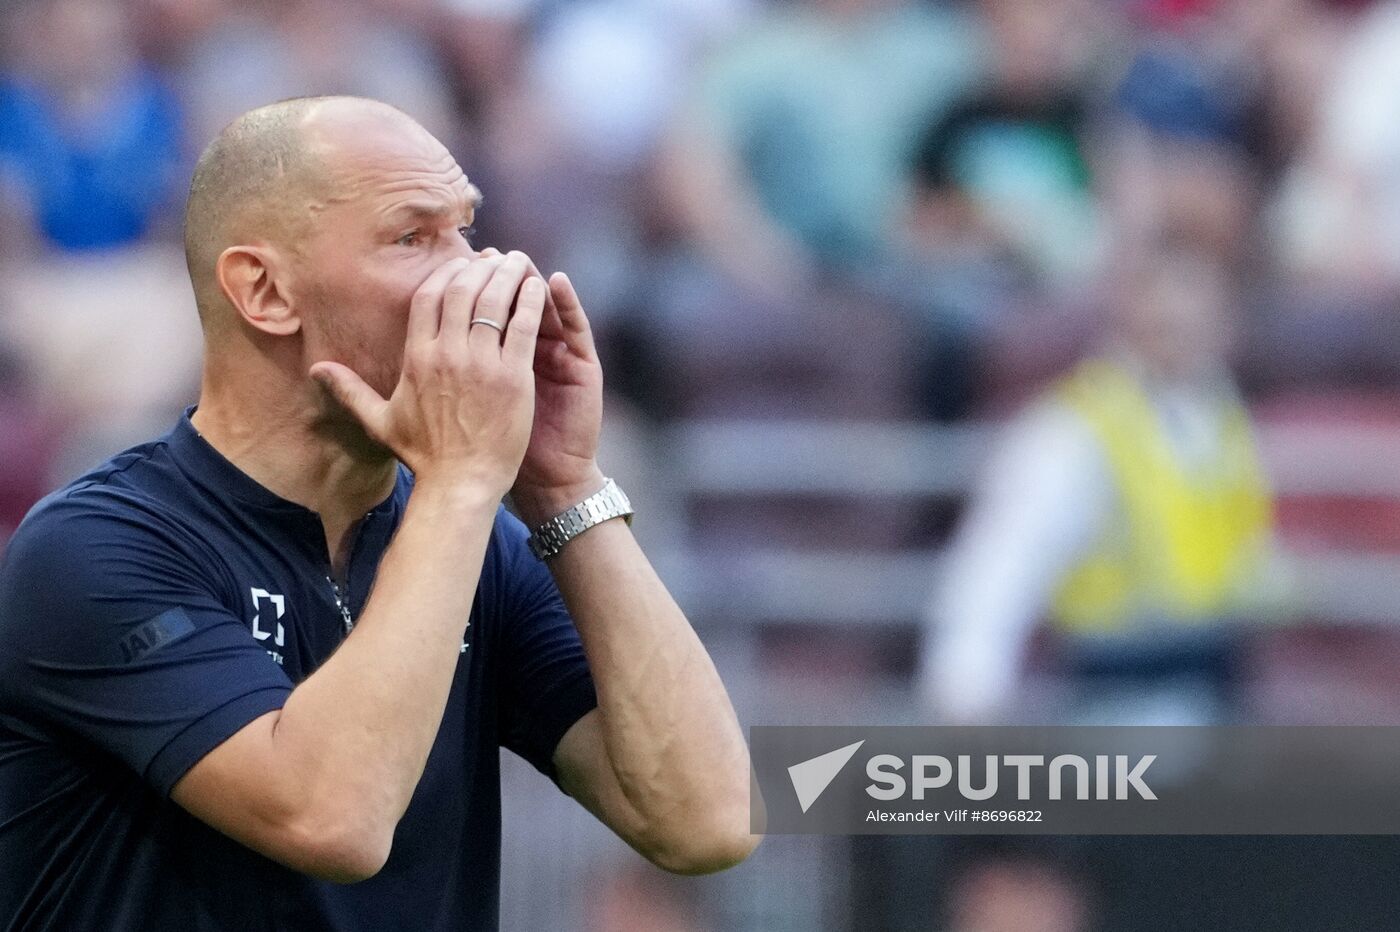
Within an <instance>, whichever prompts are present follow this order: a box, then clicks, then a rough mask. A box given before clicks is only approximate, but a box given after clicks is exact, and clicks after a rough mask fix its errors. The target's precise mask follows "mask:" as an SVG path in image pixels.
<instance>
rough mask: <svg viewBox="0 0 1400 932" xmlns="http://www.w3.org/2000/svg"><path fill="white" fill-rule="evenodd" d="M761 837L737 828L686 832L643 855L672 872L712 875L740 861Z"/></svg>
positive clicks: (750, 851)
mask: <svg viewBox="0 0 1400 932" xmlns="http://www.w3.org/2000/svg"><path fill="white" fill-rule="evenodd" d="M762 840H763V836H762V835H754V834H751V833H750V832H748V831H744V830H737V829H720V828H713V829H710V830H702V831H686V832H681V833H677V837H675V838H672V839H670V840H668V841H667V842H663V843H660V844H657V845H656V846H654V847H653V848H651V849H650V850H649V851H647V852H646V856H647V860H649V861H651V863H653V864H655V865H656V866H657V867H659V868H661V869H662V870H664V871H667V872H669V873H672V874H685V875H689V876H695V875H699V874H713V873H717V872H718V871H723V870H728V869H729V868H731V867H734V866H736V865H738V864H741V863H742V862H743V861H744V860H745V859H746V858H747V857H748V856H749V855H750V854H752V853H753V851H754V849H755V848H757V847H758V843H759V842H760V841H762Z"/></svg>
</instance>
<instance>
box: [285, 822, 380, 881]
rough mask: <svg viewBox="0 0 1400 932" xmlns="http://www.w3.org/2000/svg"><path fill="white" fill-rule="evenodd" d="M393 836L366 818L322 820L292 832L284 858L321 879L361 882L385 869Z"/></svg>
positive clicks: (289, 834)
mask: <svg viewBox="0 0 1400 932" xmlns="http://www.w3.org/2000/svg"><path fill="white" fill-rule="evenodd" d="M393 840H394V835H393V831H392V830H388V831H386V830H383V829H380V828H376V827H374V826H367V825H365V824H364V823H362V822H354V821H350V822H346V821H340V820H326V821H320V822H315V823H310V824H307V825H304V826H301V827H298V828H296V829H294V830H292V831H290V832H288V834H287V837H286V839H285V845H284V854H285V856H284V857H283V858H281V859H280V860H282V861H283V862H284V863H285V864H287V866H288V867H291V868H293V869H295V870H298V871H300V872H302V873H304V874H309V875H310V876H312V877H315V878H317V879H318V880H329V881H331V882H332V883H341V884H351V883H359V882H361V881H363V880H368V879H370V878H371V877H373V876H374V875H376V874H378V873H379V872H380V871H381V870H383V868H384V865H385V863H386V862H387V861H388V860H389V851H390V849H391V848H392V846H393Z"/></svg>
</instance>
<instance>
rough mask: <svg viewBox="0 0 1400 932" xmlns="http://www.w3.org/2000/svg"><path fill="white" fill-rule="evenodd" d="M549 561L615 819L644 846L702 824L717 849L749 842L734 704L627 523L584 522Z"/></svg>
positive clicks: (697, 830)
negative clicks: (617, 805)
mask: <svg viewBox="0 0 1400 932" xmlns="http://www.w3.org/2000/svg"><path fill="white" fill-rule="evenodd" d="M550 565H551V569H552V570H553V573H554V577H555V580H556V581H557V583H558V585H559V589H560V591H561V593H562V594H563V597H564V601H565V603H566V604H567V605H568V607H569V611H570V614H571V615H572V616H573V618H574V621H575V623H576V625H577V626H578V630H579V635H580V637H581V638H582V640H583V644H584V649H585V651H586V653H587V655H588V662H589V666H590V667H591V669H592V672H593V678H594V681H595V683H596V686H597V691H598V717H599V721H600V727H601V732H602V743H603V746H604V748H605V750H606V755H607V763H608V766H609V767H610V769H611V772H612V774H613V775H614V776H615V779H616V784H617V788H618V789H619V790H620V791H621V796H622V797H623V799H624V800H625V803H624V804H623V805H622V808H623V809H624V810H625V811H624V812H623V813H621V814H619V813H616V812H614V813H611V815H612V816H613V817H614V818H615V819H616V820H617V821H620V822H623V823H624V824H622V825H616V824H615V825H613V827H614V828H615V829H618V830H619V831H620V833H622V834H624V837H627V836H628V835H631V836H632V837H628V839H627V840H628V841H630V842H632V843H633V844H635V845H637V846H639V847H644V848H645V847H652V846H655V847H662V848H664V847H667V846H676V845H686V844H690V843H691V842H692V841H695V840H703V839H704V838H705V836H706V835H708V836H709V837H710V838H717V839H722V841H721V842H720V845H721V847H723V846H728V847H727V848H726V849H725V850H733V848H734V847H735V846H736V845H737V846H738V847H740V848H743V846H744V845H745V844H747V845H749V847H751V842H746V841H744V839H746V838H747V833H748V792H749V762H748V751H747V748H746V747H745V744H744V740H743V735H742V733H741V731H740V729H739V724H738V721H737V719H736V717H735V714H734V709H733V706H732V705H731V704H730V701H729V696H728V694H727V693H726V692H725V689H724V684H723V683H722V682H721V680H720V677H719V674H718V672H717V671H716V670H715V667H714V664H713V663H712V662H711V660H710V657H709V654H708V653H707V652H706V651H705V648H704V646H703V645H702V644H701V643H700V640H699V638H698V637H697V636H696V634H695V632H694V630H693V629H692V628H691V626H690V623H689V622H688V621H687V620H686V618H685V616H684V614H683V613H682V612H681V610H680V608H679V607H678V606H677V605H676V603H675V601H674V600H673V599H672V598H671V595H670V593H669V592H667V591H666V588H665V586H664V585H663V584H662V582H661V580H660V579H659V578H658V577H657V575H656V573H655V571H654V570H653V569H652V567H651V564H650V563H649V562H648V561H647V559H646V557H645V556H644V555H643V553H642V551H641V549H640V548H639V547H638V545H637V543H636V541H635V539H634V538H633V537H632V534H631V532H630V531H629V530H628V528H627V526H626V525H625V524H623V523H622V522H621V521H620V520H616V521H608V522H605V523H603V524H601V525H598V526H597V527H594V528H592V529H590V530H588V531H586V532H585V533H583V534H582V535H580V536H579V537H577V538H575V539H574V540H572V541H570V542H569V543H568V545H567V546H565V548H564V549H563V551H562V552H561V553H560V554H559V555H558V556H556V557H553V558H552V559H551V561H550ZM629 822H630V824H627V823H629ZM746 853H747V849H745V850H742V851H740V852H739V853H738V857H739V858H742V857H743V855H744V854H746ZM726 857H729V856H728V855H721V856H720V859H721V860H724V859H725V858H726ZM702 860H703V857H702ZM717 866H723V865H722V864H721V865H717ZM681 869H685V868H681ZM696 869H704V867H703V866H701V867H697V868H696ZM709 869H713V867H711V868H709Z"/></svg>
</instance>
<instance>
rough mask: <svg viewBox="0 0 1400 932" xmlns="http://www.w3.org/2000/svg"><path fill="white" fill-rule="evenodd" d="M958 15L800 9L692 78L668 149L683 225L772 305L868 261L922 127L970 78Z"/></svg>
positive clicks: (808, 5) (895, 2) (895, 9)
mask: <svg viewBox="0 0 1400 932" xmlns="http://www.w3.org/2000/svg"><path fill="white" fill-rule="evenodd" d="M980 41H981V40H980V38H979V36H978V34H977V30H976V28H975V24H974V23H973V22H972V21H970V20H969V19H968V18H966V17H964V16H962V15H961V14H960V13H959V12H957V11H956V10H955V9H954V8H951V7H948V6H944V5H938V6H933V5H927V4H919V3H909V2H901V0H803V2H800V3H797V4H794V5H792V6H781V7H778V8H776V9H774V10H773V11H772V12H771V13H770V14H769V15H768V16H767V17H766V19H764V20H760V21H759V22H757V23H755V24H754V25H753V27H752V28H751V29H750V30H749V31H748V33H747V35H745V36H744V37H743V39H742V40H740V41H735V42H732V43H730V44H728V46H727V47H726V48H724V49H723V50H722V51H721V52H719V53H718V54H717V55H716V56H715V58H714V60H713V61H711V62H710V64H709V65H708V67H706V68H705V69H704V70H703V72H702V73H701V75H700V78H699V82H698V86H697V88H696V89H695V92H694V98H693V102H692V105H691V106H690V108H689V109H688V110H687V111H686V112H685V113H684V114H683V118H682V120H681V121H680V124H679V125H678V127H677V130H676V133H675V136H674V139H673V140H672V145H671V146H670V150H669V153H668V170H667V172H666V189H667V192H668V195H669V196H670V197H671V198H672V199H673V203H674V205H675V206H676V208H677V210H678V212H679V215H680V217H681V219H682V225H683V228H685V229H686V230H688V231H690V233H691V235H692V236H693V237H694V241H695V242H696V244H697V245H698V246H699V248H700V250H701V251H702V252H703V253H704V254H705V255H707V256H708V257H709V258H710V259H711V261H713V262H715V263H716V264H717V265H718V266H719V267H720V268H723V269H725V270H726V271H727V272H728V273H729V274H730V275H731V276H733V277H734V278H736V279H737V280H739V281H741V282H743V283H745V284H746V285H748V286H749V287H751V288H753V289H755V290H758V291H760V292H762V293H764V294H768V295H790V294H793V293H794V292H800V291H802V290H804V289H805V288H806V287H808V286H810V285H812V284H813V283H814V280H815V275H816V272H817V270H818V269H819V268H822V267H829V268H837V269H850V268H852V267H857V266H859V265H860V264H862V263H867V262H869V261H870V260H871V259H872V258H878V257H879V256H880V255H881V253H882V252H883V251H884V250H885V248H886V247H887V245H888V242H887V241H888V236H889V231H890V230H891V229H892V217H893V215H894V213H895V212H896V211H897V210H898V209H899V203H900V196H901V194H902V186H903V183H904V177H905V174H906V166H907V164H908V160H909V155H910V152H911V150H912V149H913V147H914V144H915V142H916V140H917V138H918V134H919V132H920V131H921V127H922V126H924V125H926V124H925V121H927V120H928V119H930V118H932V117H931V116H930V115H932V114H936V113H937V112H938V110H939V108H940V106H942V107H947V106H949V105H951V103H952V102H953V101H954V100H956V99H957V96H958V95H959V94H960V93H961V91H962V90H963V89H964V88H966V87H967V86H968V84H969V82H970V81H971V80H973V78H974V76H975V75H976V73H977V69H978V64H977V62H978V57H977V56H978V48H979V44H980Z"/></svg>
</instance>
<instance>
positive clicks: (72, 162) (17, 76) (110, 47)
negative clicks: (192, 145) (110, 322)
mask: <svg viewBox="0 0 1400 932" xmlns="http://www.w3.org/2000/svg"><path fill="white" fill-rule="evenodd" d="M0 15H3V16H4V41H5V46H6V59H7V60H8V62H9V67H8V68H6V69H5V73H4V74H3V76H2V77H0V182H7V183H8V184H9V185H11V186H12V191H11V192H10V197H11V198H13V199H16V200H18V202H19V205H20V207H21V209H25V208H27V210H26V211H25V212H26V213H27V214H28V215H29V217H30V218H31V220H32V225H33V227H34V229H35V231H36V232H37V234H38V236H39V237H40V238H41V239H42V241H44V242H45V243H46V244H48V245H52V246H57V247H59V248H62V249H68V250H90V249H107V248H112V247H118V246H124V245H128V244H130V243H133V242H136V241H138V240H140V239H141V238H142V237H144V236H145V235H146V234H148V233H149V232H150V231H151V230H152V228H153V227H155V226H156V225H157V224H158V222H159V221H160V220H161V219H163V215H164V218H168V216H169V210H170V208H171V207H172V206H173V205H174V204H175V203H176V201H177V199H178V197H179V191H178V183H179V167H180V154H181V143H182V140H181V125H180V115H179V109H178V107H177V106H176V103H175V100H174V98H173V97H172V95H171V94H170V92H169V91H168V90H167V89H166V87H165V86H164V85H163V84H162V82H161V81H160V80H159V79H158V78H157V77H156V76H155V75H154V74H153V73H152V72H151V71H150V70H149V69H147V68H146V67H145V66H143V65H142V63H141V62H140V60H139V59H138V57H137V49H136V45H135V43H134V36H133V35H132V34H131V31H130V29H129V28H128V23H127V21H126V19H125V18H124V16H123V10H122V7H121V5H120V4H116V3H111V2H107V0H22V2H20V3H18V4H17V5H15V6H14V7H12V8H11V9H9V10H7V11H5V12H4V13H3V14H0ZM15 245H17V244H15Z"/></svg>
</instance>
